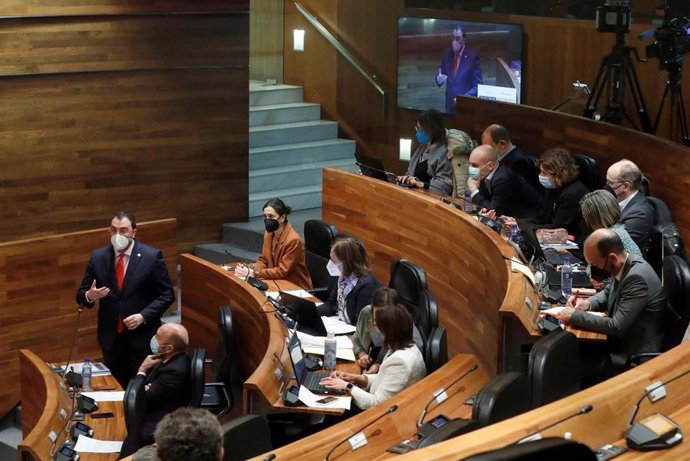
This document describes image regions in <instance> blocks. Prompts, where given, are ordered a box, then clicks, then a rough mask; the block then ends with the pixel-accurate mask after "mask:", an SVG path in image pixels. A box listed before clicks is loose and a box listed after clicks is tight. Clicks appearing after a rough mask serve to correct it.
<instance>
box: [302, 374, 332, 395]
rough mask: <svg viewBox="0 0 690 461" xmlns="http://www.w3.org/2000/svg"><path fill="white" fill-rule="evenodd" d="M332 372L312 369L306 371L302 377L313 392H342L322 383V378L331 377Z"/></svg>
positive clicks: (304, 383)
mask: <svg viewBox="0 0 690 461" xmlns="http://www.w3.org/2000/svg"><path fill="white" fill-rule="evenodd" d="M330 375H331V374H330V373H328V372H315V371H310V372H309V373H305V374H304V376H303V377H302V385H303V386H304V387H306V388H307V389H309V390H310V391H312V392H315V393H317V394H339V393H341V392H339V391H335V390H333V389H328V388H326V387H324V386H322V385H321V384H319V383H320V382H321V380H322V379H323V378H327V377H329V376H330Z"/></svg>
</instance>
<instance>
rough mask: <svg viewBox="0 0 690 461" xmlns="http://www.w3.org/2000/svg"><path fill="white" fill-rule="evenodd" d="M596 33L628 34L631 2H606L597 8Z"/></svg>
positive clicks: (610, 0) (607, 0) (630, 0)
mask: <svg viewBox="0 0 690 461" xmlns="http://www.w3.org/2000/svg"><path fill="white" fill-rule="evenodd" d="M595 21H596V25H597V32H610V33H614V34H624V33H626V32H630V23H631V22H632V0H606V2H605V3H604V4H603V5H601V6H597V14H596V19H595Z"/></svg>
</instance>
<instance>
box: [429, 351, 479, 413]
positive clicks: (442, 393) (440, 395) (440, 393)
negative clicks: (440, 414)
mask: <svg viewBox="0 0 690 461" xmlns="http://www.w3.org/2000/svg"><path fill="white" fill-rule="evenodd" d="M477 368H479V365H477V364H476V363H475V364H474V365H472V366H471V367H470V368H469V369H468V370H467V371H466V372H464V373H463V374H461V375H460V377H458V378H457V379H456V380H455V381H453V382H452V383H450V384H449V385H448V386H447V387H442V388H441V389H439V390H437V391H436V392H434V394H433V395H432V396H431V399H429V401H428V402H427V404H426V406H425V407H424V409H423V410H422V412H421V413H420V414H419V418H418V419H417V427H421V426H422V424H424V418H425V417H426V414H427V412H428V411H429V407H430V406H431V404H432V403H433V402H434V401H438V404H439V405H440V404H441V403H443V402H445V401H446V399H447V398H448V395H447V394H446V392H447V391H448V389H450V388H451V387H453V386H454V385H456V384H457V383H458V382H460V380H462V379H463V378H464V377H465V376H467V375H469V374H470V373H472V372H473V371H475V370H476V369H477Z"/></svg>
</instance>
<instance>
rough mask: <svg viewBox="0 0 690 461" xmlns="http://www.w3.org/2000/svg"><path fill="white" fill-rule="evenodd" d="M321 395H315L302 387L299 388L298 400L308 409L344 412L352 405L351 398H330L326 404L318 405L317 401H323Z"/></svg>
mask: <svg viewBox="0 0 690 461" xmlns="http://www.w3.org/2000/svg"><path fill="white" fill-rule="evenodd" d="M323 398H324V397H323V395H316V394H314V393H313V392H312V391H310V390H309V389H307V388H306V387H304V386H300V387H299V399H300V400H301V401H302V403H303V404H305V405H306V406H308V407H311V408H344V409H346V410H349V409H350V404H351V403H352V397H350V396H347V397H335V396H333V397H331V398H329V400H330V401H329V402H328V403H319V402H318V401H319V400H321V399H323Z"/></svg>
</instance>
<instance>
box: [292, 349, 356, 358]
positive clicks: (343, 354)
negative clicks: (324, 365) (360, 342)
mask: <svg viewBox="0 0 690 461" xmlns="http://www.w3.org/2000/svg"><path fill="white" fill-rule="evenodd" d="M302 349H304V353H305V354H316V355H323V347H302ZM335 357H336V358H338V359H341V360H347V361H349V362H354V361H355V360H356V359H355V352H354V351H353V350H352V348H349V349H336V350H335Z"/></svg>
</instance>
